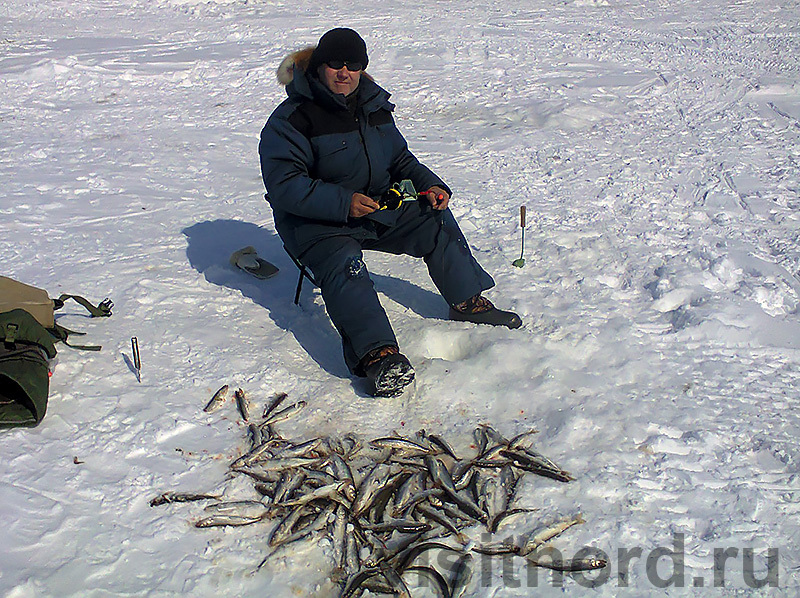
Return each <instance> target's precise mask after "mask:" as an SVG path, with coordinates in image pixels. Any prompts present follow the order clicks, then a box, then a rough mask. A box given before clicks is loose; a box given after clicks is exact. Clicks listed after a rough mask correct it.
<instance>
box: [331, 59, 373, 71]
mask: <svg viewBox="0 0 800 598" xmlns="http://www.w3.org/2000/svg"><path fill="white" fill-rule="evenodd" d="M325 64H327V65H328V67H329V68H332V69H333V70H334V71H338V70H341V69H342V67H347V70H348V71H350V72H352V73H355V72H356V71H360V70H361V69H363V68H364V65H363V64H361V63H360V62H347V61H344V60H329V61H328V62H326V63H325Z"/></svg>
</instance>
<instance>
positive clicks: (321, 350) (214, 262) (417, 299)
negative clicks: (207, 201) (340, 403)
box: [182, 220, 446, 378]
mask: <svg viewBox="0 0 800 598" xmlns="http://www.w3.org/2000/svg"><path fill="white" fill-rule="evenodd" d="M182 232H183V234H184V235H186V238H187V241H188V247H187V249H186V256H187V257H188V258H189V263H190V264H191V266H192V267H193V268H194V269H195V270H197V271H198V272H200V273H201V274H202V275H203V276H204V277H205V278H206V280H207V281H208V282H210V283H212V284H215V285H218V286H222V287H228V288H231V289H236V290H238V291H240V292H241V293H242V295H244V296H245V297H247V298H248V299H250V300H252V301H253V302H255V303H256V304H258V305H261V306H262V307H264V308H266V310H267V313H268V314H269V317H270V318H271V319H272V321H273V322H275V324H276V325H277V326H278V327H279V328H281V329H283V330H286V331H287V332H291V333H292V334H293V335H294V337H295V338H296V339H297V342H298V343H300V346H302V347H303V349H305V350H306V352H307V353H308V354H309V356H310V357H311V358H312V359H313V360H314V361H316V362H317V363H318V364H319V366H320V367H321V368H322V369H324V370H325V371H326V372H328V373H329V374H332V375H334V376H337V377H339V378H351V377H352V376H351V375H350V372H349V371H348V369H347V366H346V365H345V363H344V358H343V357H342V349H341V338H340V337H339V334H338V333H337V331H336V329H335V328H334V326H333V324H332V323H331V321H330V319H329V318H328V315H327V313H326V312H325V309H324V307H323V306H322V305H319V304H318V303H317V302H314V301H311V300H310V298H309V297H308V294H309V293H310V292H314V293H318V292H319V291H318V290H316V289H314V290H313V291H312V290H311V288H312V285H311V283H310V282H309V281H307V280H306V281H304V283H303V294H302V295H301V298H300V306H299V307H298V306H297V305H295V304H294V294H295V289H296V287H297V280H298V276H299V270H298V269H297V267H296V266H295V264H294V262H292V260H291V259H290V258H289V256H288V255H287V253H286V252H285V251H284V249H283V243H282V242H281V239H280V237H278V236H277V235H276V234H275V233H272V232H269V231H267V230H265V229H263V228H261V227H260V226H258V225H256V224H253V223H249V222H241V221H239V220H213V221H206V222H198V223H197V224H194V225H192V226H190V227H188V228H185V229H184V230H183V231H182ZM248 245H252V246H253V247H255V248H256V251H257V252H258V255H259V257H261V258H263V259H265V260H267V261H269V262H271V263H273V264H275V265H276V266H277V267H278V268H279V269H280V272H278V274H277V275H275V276H274V277H272V278H269V279H267V280H259V279H257V278H255V277H253V276H250V275H249V274H246V273H244V272H242V271H241V270H239V269H237V268H236V267H234V266H232V265H230V263H229V260H230V256H231V254H232V253H233V252H234V251H237V250H238V249H241V248H243V247H246V246H248ZM370 276H371V278H372V280H373V281H374V282H375V287H376V289H378V290H379V291H381V292H382V293H384V294H386V295H388V296H390V297H391V298H392V299H393V300H394V301H396V302H397V303H400V304H401V305H403V306H405V307H406V308H408V309H410V310H411V311H413V312H414V313H416V314H418V315H419V316H421V317H423V318H437V319H438V318H441V317H443V313H444V310H445V309H446V306H444V302H443V300H442V298H441V297H440V296H439V295H438V294H437V293H433V292H431V291H428V290H426V289H423V288H421V287H419V286H417V285H415V284H412V283H410V282H408V281H405V280H401V279H397V278H392V277H389V276H381V275H376V274H372V273H370Z"/></svg>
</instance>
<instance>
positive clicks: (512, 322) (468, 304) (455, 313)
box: [450, 293, 522, 328]
mask: <svg viewBox="0 0 800 598" xmlns="http://www.w3.org/2000/svg"><path fill="white" fill-rule="evenodd" d="M450 319H451V320H458V321H461V322H474V323H476V324H490V325H492V326H507V327H508V328H519V327H520V326H522V319H521V318H520V317H519V316H518V315H517V314H515V313H514V312H512V311H503V310H502V309H497V308H496V307H495V306H494V305H492V302H491V301H489V300H488V299H487V298H486V297H484V296H482V295H481V294H480V293H478V294H477V295H475V296H474V297H472V298H470V299H467V300H466V301H464V302H463V303H459V304H458V305H453V306H452V307H450Z"/></svg>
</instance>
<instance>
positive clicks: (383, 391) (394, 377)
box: [374, 363, 415, 398]
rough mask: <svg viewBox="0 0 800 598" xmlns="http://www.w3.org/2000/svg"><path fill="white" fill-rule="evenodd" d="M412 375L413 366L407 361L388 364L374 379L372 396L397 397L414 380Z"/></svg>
mask: <svg viewBox="0 0 800 598" xmlns="http://www.w3.org/2000/svg"><path fill="white" fill-rule="evenodd" d="M414 375H415V373H414V368H413V367H411V366H410V365H409V364H407V363H393V364H391V365H389V366H388V367H387V368H386V370H385V371H383V372H381V373H380V375H379V376H378V378H377V379H376V380H375V392H374V396H376V397H380V398H394V397H399V396H400V395H401V394H403V391H404V390H405V389H406V387H407V386H408V385H409V384H411V383H412V382H413V381H414Z"/></svg>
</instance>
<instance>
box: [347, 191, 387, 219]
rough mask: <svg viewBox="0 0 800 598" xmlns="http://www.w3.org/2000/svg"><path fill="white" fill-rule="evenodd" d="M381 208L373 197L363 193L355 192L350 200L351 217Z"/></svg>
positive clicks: (360, 215)
mask: <svg viewBox="0 0 800 598" xmlns="http://www.w3.org/2000/svg"><path fill="white" fill-rule="evenodd" d="M379 208H380V206H379V205H378V202H377V201H375V200H374V199H372V198H371V197H368V196H366V195H364V194H362V193H353V198H352V199H351V200H350V217H351V218H361V217H362V216H366V215H367V214H372V212H375V211H376V210H378V209H379Z"/></svg>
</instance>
